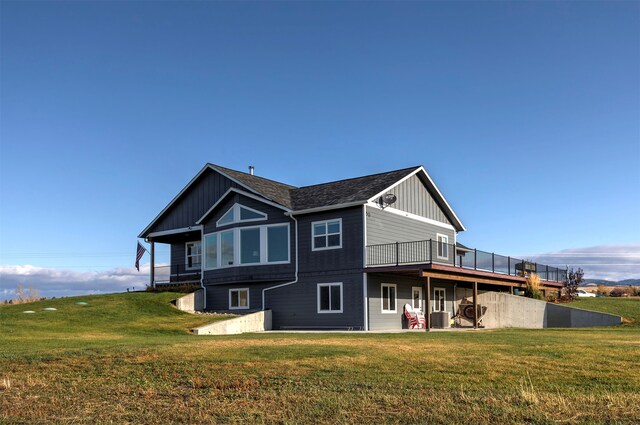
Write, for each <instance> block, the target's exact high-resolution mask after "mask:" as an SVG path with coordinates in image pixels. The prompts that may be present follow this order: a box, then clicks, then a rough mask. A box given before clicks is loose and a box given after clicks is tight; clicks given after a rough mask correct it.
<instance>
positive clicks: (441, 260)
mask: <svg viewBox="0 0 640 425" xmlns="http://www.w3.org/2000/svg"><path fill="white" fill-rule="evenodd" d="M366 251H367V266H368V267H375V266H400V265H410V264H432V263H436V264H446V265H450V266H454V267H461V268H465V269H471V270H480V271H486V272H491V273H497V274H505V275H509V276H526V275H528V274H529V273H537V274H538V276H540V279H541V280H545V281H547V282H564V281H565V278H566V276H567V269H559V268H557V267H551V266H548V265H545V264H539V263H535V262H531V261H526V260H522V259H519V258H514V257H508V256H504V255H499V254H496V253H493V252H487V251H481V250H479V249H468V248H462V247H457V246H456V245H454V244H448V243H441V242H438V241H434V240H432V239H429V240H424V241H411V242H394V243H387V244H379V245H368V246H367V247H366Z"/></svg>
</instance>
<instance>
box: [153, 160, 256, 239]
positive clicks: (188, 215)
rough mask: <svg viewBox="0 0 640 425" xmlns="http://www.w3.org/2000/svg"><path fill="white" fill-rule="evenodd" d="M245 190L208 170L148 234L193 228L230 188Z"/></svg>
mask: <svg viewBox="0 0 640 425" xmlns="http://www.w3.org/2000/svg"><path fill="white" fill-rule="evenodd" d="M232 187H234V188H238V189H244V188H242V187H241V186H240V185H238V184H236V183H234V182H233V181H231V180H229V179H228V178H226V177H224V176H223V175H221V174H219V173H218V172H216V171H214V170H211V169H207V170H205V171H204V172H203V173H202V175H200V177H198V179H197V180H196V181H195V182H194V183H193V185H192V186H191V187H190V188H189V189H187V190H186V191H185V192H184V193H183V194H182V195H180V198H179V199H177V200H176V202H175V203H174V204H173V205H171V207H169V209H168V210H167V211H165V212H164V213H163V214H162V216H161V217H160V218H159V219H158V221H157V222H156V223H155V225H154V226H152V227H151V228H149V230H147V232H146V234H149V233H153V232H160V231H165V230H173V229H181V228H184V227H189V226H193V225H195V224H196V221H198V220H199V219H200V217H202V216H203V215H204V213H205V212H207V210H208V209H209V208H211V206H212V205H213V204H215V203H216V202H217V201H218V199H220V197H221V196H222V195H224V194H225V193H226V192H227V190H229V189H230V188H232Z"/></svg>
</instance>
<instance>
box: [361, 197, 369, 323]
mask: <svg viewBox="0 0 640 425" xmlns="http://www.w3.org/2000/svg"><path fill="white" fill-rule="evenodd" d="M362 241H363V243H362V245H363V247H362V268H365V267H367V206H366V205H363V206H362ZM368 286H369V279H368V276H367V274H366V273H364V272H363V273H362V295H363V298H364V300H363V304H364V327H363V329H364V330H365V331H368V330H369V294H368V290H369V288H368Z"/></svg>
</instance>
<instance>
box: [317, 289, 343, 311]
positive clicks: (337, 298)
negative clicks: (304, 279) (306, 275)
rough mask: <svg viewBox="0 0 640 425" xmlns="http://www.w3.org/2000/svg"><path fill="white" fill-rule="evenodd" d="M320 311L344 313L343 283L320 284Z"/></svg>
mask: <svg viewBox="0 0 640 425" xmlns="http://www.w3.org/2000/svg"><path fill="white" fill-rule="evenodd" d="M318 313H342V283H320V284H318Z"/></svg>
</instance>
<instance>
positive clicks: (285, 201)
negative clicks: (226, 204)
mask: <svg viewBox="0 0 640 425" xmlns="http://www.w3.org/2000/svg"><path fill="white" fill-rule="evenodd" d="M209 165H210V166H211V167H213V168H214V169H216V170H219V171H220V172H222V173H224V174H226V175H228V176H229V177H231V178H232V179H234V180H237V181H239V182H240V183H242V184H243V185H245V186H248V187H250V188H251V189H253V190H255V191H256V192H258V193H259V194H261V195H262V196H264V197H266V198H267V199H270V200H272V201H273V202H276V203H278V204H280V205H282V206H284V207H287V208H289V209H292V208H291V207H292V203H291V190H292V189H296V187H295V186H289V185H288V184H284V183H280V182H277V181H273V180H269V179H265V178H264V177H259V176H255V175H251V174H248V173H243V172H241V171H236V170H232V169H230V168H225V167H221V166H219V165H214V164H209Z"/></svg>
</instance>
